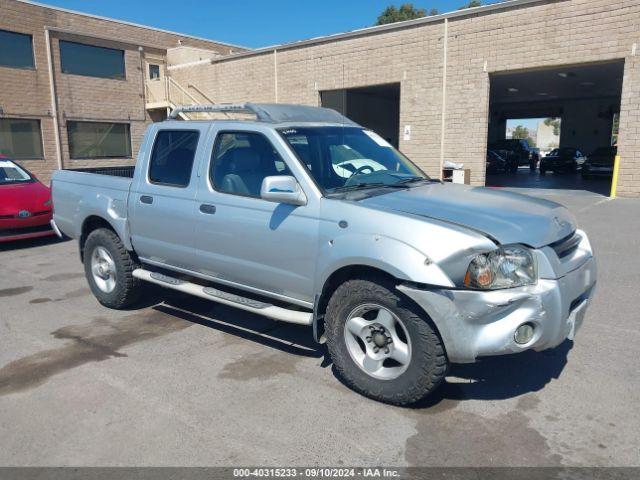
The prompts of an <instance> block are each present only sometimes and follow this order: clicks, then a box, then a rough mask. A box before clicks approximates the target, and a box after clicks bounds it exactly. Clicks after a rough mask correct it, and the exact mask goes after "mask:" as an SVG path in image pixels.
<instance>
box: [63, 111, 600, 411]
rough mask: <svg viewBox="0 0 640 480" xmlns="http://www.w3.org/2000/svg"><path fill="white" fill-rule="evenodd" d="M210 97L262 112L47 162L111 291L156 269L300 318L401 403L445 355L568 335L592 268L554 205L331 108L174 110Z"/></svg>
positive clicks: (92, 280)
mask: <svg viewBox="0 0 640 480" xmlns="http://www.w3.org/2000/svg"><path fill="white" fill-rule="evenodd" d="M202 111H205V112H226V113H230V112H238V113H242V114H247V113H251V114H254V115H255V117H256V120H255V121H247V120H241V121H237V120H233V119H228V120H209V121H173V120H169V121H164V122H159V123H153V124H151V125H149V127H148V129H147V132H146V135H145V137H144V139H143V141H142V144H141V147H140V153H139V155H138V159H137V163H136V166H135V171H134V173H133V175H127V176H107V175H99V174H95V173H87V172H73V171H68V170H58V171H56V172H55V173H54V176H53V182H52V186H53V187H52V188H53V200H54V204H55V207H56V208H55V214H54V222H55V224H57V225H58V227H59V229H60V230H61V231H62V232H64V233H65V234H66V235H68V236H70V237H72V238H76V239H77V240H78V242H79V246H80V257H81V260H82V261H83V262H84V270H85V274H86V277H87V282H88V284H89V287H90V288H91V291H92V292H93V294H94V295H95V297H96V298H97V299H98V301H99V302H100V303H102V304H103V305H105V306H106V307H109V308H116V309H123V308H128V307H130V306H131V305H133V304H134V303H135V302H136V300H137V299H139V298H140V295H141V293H142V290H141V284H142V282H150V283H153V284H156V285H161V286H162V287H165V288H168V289H172V290H177V291H180V292H182V293H185V294H189V295H193V296H196V297H199V298H204V299H208V300H212V301H216V302H219V303H223V304H225V305H230V306H233V307H236V308H239V309H242V310H245V311H249V312H252V313H255V314H259V315H263V316H266V317H268V318H272V319H275V320H279V321H282V322H290V323H296V324H301V325H308V326H309V327H311V328H310V330H311V331H312V332H313V335H314V338H315V340H317V341H319V342H324V341H326V343H327V347H328V351H329V354H330V356H331V359H332V360H333V363H334V365H335V367H336V369H337V371H338V372H339V373H340V378H342V379H344V381H345V382H346V383H347V385H349V386H350V387H351V388H353V389H354V390H356V391H358V392H360V393H362V394H364V395H366V396H368V397H372V398H375V399H377V400H381V401H384V402H388V403H392V404H397V405H408V404H413V403H415V402H417V401H419V400H421V399H423V398H424V397H425V396H427V395H428V394H429V393H431V392H432V391H433V390H435V389H436V388H437V387H438V385H440V384H441V383H442V381H443V379H444V377H445V375H446V373H447V368H448V365H449V363H471V362H475V361H477V360H478V359H480V358H481V357H483V356H487V355H499V354H511V353H518V352H523V351H526V350H536V351H539V350H545V349H548V348H552V347H555V346H557V345H559V344H561V343H562V342H564V340H565V339H566V338H570V339H573V338H574V335H575V332H576V330H577V329H578V328H579V327H580V325H581V324H582V322H583V319H584V315H585V311H586V309H587V306H588V304H589V301H590V297H591V293H592V291H593V287H594V285H595V282H596V276H597V273H596V263H595V259H594V257H593V253H592V249H591V246H590V243H589V239H588V238H587V235H586V233H584V232H583V231H581V230H580V229H578V226H577V223H576V220H575V218H574V217H573V216H572V215H571V213H570V212H569V211H568V210H567V209H566V208H565V207H563V206H562V205H559V204H557V203H554V202H550V201H548V200H543V199H536V198H532V197H529V196H526V195H519V194H517V193H513V192H504V191H496V190H491V189H486V188H479V187H475V186H469V185H453V184H447V183H445V182H442V181H440V180H438V179H431V178H429V177H428V176H427V175H426V174H425V173H424V172H422V171H421V170H420V168H419V167H417V166H416V165H415V164H413V163H412V162H411V161H410V160H409V159H408V158H407V157H406V156H404V155H403V154H402V153H400V152H399V151H397V150H396V149H395V148H394V147H393V146H392V145H391V144H389V142H387V141H386V140H384V139H383V138H382V137H380V136H379V135H377V134H376V133H375V132H373V131H371V130H368V129H366V128H364V127H362V126H360V125H358V124H356V123H355V122H353V121H351V120H350V119H348V118H346V117H344V116H343V115H341V114H339V113H338V112H335V111H333V110H328V109H324V108H317V107H308V106H299V105H282V104H278V105H269V104H251V103H248V104H232V105H224V104H221V105H200V106H188V107H179V108H177V109H175V110H174V111H173V112H172V113H171V118H175V117H176V116H178V115H179V114H180V113H185V112H202ZM345 150H348V151H349V152H351V155H350V156H349V158H345V154H344V151H345ZM336 161H337V165H339V166H338V168H334V167H335V165H336V163H335V162H336ZM347 162H351V163H350V164H349V168H347ZM347 171H349V173H348V174H347ZM310 333H311V332H310ZM514 381H518V379H514Z"/></svg>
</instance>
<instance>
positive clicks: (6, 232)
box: [0, 224, 51, 237]
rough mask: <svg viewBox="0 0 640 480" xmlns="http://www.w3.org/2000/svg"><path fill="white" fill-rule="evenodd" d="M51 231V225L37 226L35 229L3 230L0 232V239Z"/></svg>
mask: <svg viewBox="0 0 640 480" xmlns="http://www.w3.org/2000/svg"><path fill="white" fill-rule="evenodd" d="M50 230H51V225H49V224H46V225H38V226H37V227H25V228H5V229H2V230H0V237H13V236H14V235H26V234H27V233H38V232H48V231H50Z"/></svg>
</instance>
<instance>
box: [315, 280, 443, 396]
mask: <svg viewBox="0 0 640 480" xmlns="http://www.w3.org/2000/svg"><path fill="white" fill-rule="evenodd" d="M325 326H326V335H327V346H328V348H329V353H330V355H331V358H332V359H333V362H334V364H335V366H336V369H337V370H338V372H339V374H340V376H341V377H342V379H343V380H344V381H345V383H346V384H347V385H348V386H349V387H350V388H352V389H353V390H355V391H357V392H359V393H361V394H362V395H365V396H367V397H370V398H373V399H375V400H379V401H382V402H386V403H392V404H395V405H410V404H413V403H416V402H418V401H420V400H422V399H423V398H425V397H426V396H427V395H429V394H430V393H431V392H432V391H433V390H435V389H436V388H437V387H438V385H440V383H441V382H442V380H443V379H444V376H445V374H446V371H447V367H448V361H447V357H446V354H445V351H444V346H443V344H442V340H441V339H440V337H439V335H438V333H437V331H436V329H435V326H434V325H433V324H432V323H431V321H430V320H429V319H428V318H427V317H426V315H425V314H424V313H423V312H421V311H419V310H418V308H417V307H415V308H414V306H413V304H409V302H408V301H407V300H405V299H404V298H402V297H400V296H399V294H397V293H396V292H395V288H394V285H392V284H391V283H390V282H386V281H382V280H370V279H359V280H349V281H347V282H345V283H343V284H342V285H341V286H340V287H338V289H337V290H336V291H335V292H334V294H333V295H332V297H331V299H330V300H329V305H328V306H327V313H326V318H325Z"/></svg>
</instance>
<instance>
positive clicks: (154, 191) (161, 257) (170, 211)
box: [129, 122, 208, 269]
mask: <svg viewBox="0 0 640 480" xmlns="http://www.w3.org/2000/svg"><path fill="white" fill-rule="evenodd" d="M159 125H160V126H154V127H152V130H151V131H150V132H149V133H148V135H147V138H146V140H145V145H144V149H143V152H141V156H140V157H141V159H143V161H142V162H139V171H138V170H137V171H136V179H135V181H134V183H133V185H132V188H131V192H130V194H129V228H130V231H131V241H132V243H133V247H134V248H135V250H136V253H137V254H138V256H139V257H141V258H142V259H144V260H147V261H149V262H150V263H154V264H159V265H168V266H174V267H179V268H186V269H189V268H193V265H194V263H195V259H194V235H195V208H196V207H195V197H196V192H197V189H198V181H197V165H198V162H199V161H201V158H200V157H201V156H202V155H204V154H203V150H204V148H203V147H202V145H203V144H204V143H205V142H206V136H207V135H206V133H207V130H208V128H207V126H202V125H193V124H190V123H188V122H184V125H181V124H179V123H178V122H173V123H171V124H167V126H166V127H163V124H159Z"/></svg>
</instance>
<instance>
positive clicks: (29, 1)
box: [15, 0, 251, 51]
mask: <svg viewBox="0 0 640 480" xmlns="http://www.w3.org/2000/svg"><path fill="white" fill-rule="evenodd" d="M15 1H16V2H19V3H24V4H27V5H32V6H34V7H41V8H49V9H51V10H57V11H59V12H65V13H71V14H73V15H82V16H83V17H89V18H95V19H96V20H104V21H107V22H114V23H121V24H123V25H128V26H130V27H137V28H144V29H146V30H154V31H156V32H163V33H168V34H171V35H177V36H180V37H184V38H191V39H193V40H199V41H201V42H211V43H217V44H218V45H221V46H225V47H233V48H241V49H243V50H247V51H251V48H249V47H244V46H242V45H235V44H233V43H228V42H219V41H218V40H211V39H210V38H202V37H196V36H195V35H189V34H187V33H180V32H174V31H172V30H166V29H164V28H156V27H151V26H149V25H142V24H140V23H134V22H128V21H126V20H118V19H117V18H111V17H103V16H102V15H94V14H92V13H86V12H79V11H77V10H71V9H69V8H63V7H56V6H54V5H47V4H45V3H40V2H34V1H32V0H15Z"/></svg>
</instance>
